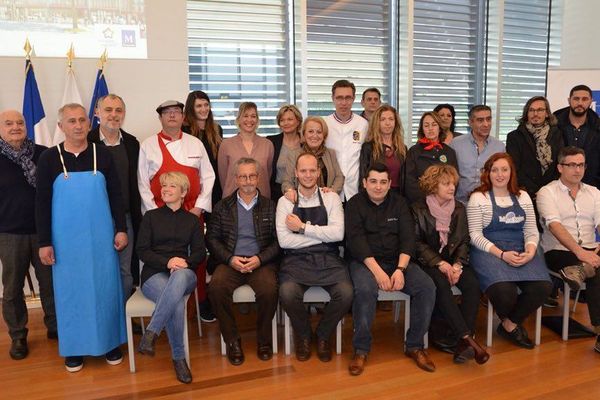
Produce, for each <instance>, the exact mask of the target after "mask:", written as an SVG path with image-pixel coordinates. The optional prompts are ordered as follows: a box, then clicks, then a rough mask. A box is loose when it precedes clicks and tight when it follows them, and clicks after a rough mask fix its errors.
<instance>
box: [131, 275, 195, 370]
mask: <svg viewBox="0 0 600 400" xmlns="http://www.w3.org/2000/svg"><path fill="white" fill-rule="evenodd" d="M195 288H196V273H195V272H194V271H193V270H191V269H187V268H185V269H180V270H176V271H174V272H173V273H171V274H167V273H164V272H161V273H158V274H154V275H152V276H151V277H150V278H149V279H148V280H147V281H146V282H144V284H143V285H142V293H144V296H146V297H147V298H149V299H150V300H152V301H153V302H154V303H156V308H155V309H154V313H153V314H152V319H151V320H150V323H149V324H148V329H149V330H151V331H152V332H154V333H156V334H157V335H158V334H160V333H161V332H162V330H163V329H165V330H166V331H167V337H168V338H169V344H170V345H171V354H172V358H173V360H183V359H184V358H185V348H184V345H183V326H184V322H185V320H184V318H186V315H185V296H187V295H188V294H190V293H192V292H193V291H194V289H195Z"/></svg>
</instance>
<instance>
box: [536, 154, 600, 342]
mask: <svg viewBox="0 0 600 400" xmlns="http://www.w3.org/2000/svg"><path fill="white" fill-rule="evenodd" d="M585 167H586V163H585V153H584V151H583V149H580V148H578V147H573V146H569V147H564V148H563V149H562V150H561V151H560V152H559V153H558V172H559V173H560V177H559V179H557V180H555V181H553V182H550V183H549V184H547V185H546V186H544V187H542V188H541V189H540V191H539V192H538V194H537V206H538V210H539V212H540V216H541V220H542V224H543V225H544V233H543V235H542V248H543V249H544V252H545V254H544V255H545V257H546V264H548V268H550V269H551V270H553V271H555V272H560V274H561V275H562V277H563V278H564V279H565V281H566V282H567V283H568V284H569V285H570V286H571V288H572V289H573V290H578V289H579V288H580V287H581V285H582V284H583V282H584V281H585V283H586V287H587V290H586V300H587V304H588V312H589V313H590V320H591V322H592V325H593V326H594V331H595V332H596V335H600V274H598V273H597V269H598V267H599V266H600V256H598V254H597V251H598V244H597V243H596V230H597V229H598V225H600V191H599V190H598V189H597V188H595V187H594V186H590V185H587V184H585V183H583V182H581V180H582V179H583V176H584V174H585ZM594 350H596V351H597V352H599V353H600V336H598V337H597V338H596V345H595V347H594Z"/></svg>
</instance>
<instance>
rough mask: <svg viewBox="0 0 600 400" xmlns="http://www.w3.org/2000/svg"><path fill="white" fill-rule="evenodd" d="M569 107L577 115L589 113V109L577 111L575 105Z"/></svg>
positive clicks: (581, 115)
mask: <svg viewBox="0 0 600 400" xmlns="http://www.w3.org/2000/svg"><path fill="white" fill-rule="evenodd" d="M569 109H570V111H571V114H573V115H574V116H576V117H583V116H584V115H585V114H586V113H587V110H583V111H577V110H576V109H574V108H573V107H569Z"/></svg>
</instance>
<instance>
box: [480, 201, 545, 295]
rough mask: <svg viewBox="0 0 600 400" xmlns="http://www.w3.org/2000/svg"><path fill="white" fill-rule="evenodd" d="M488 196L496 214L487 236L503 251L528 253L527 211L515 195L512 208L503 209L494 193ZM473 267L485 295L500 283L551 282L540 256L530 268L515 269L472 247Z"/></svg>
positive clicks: (529, 265) (487, 227)
mask: <svg viewBox="0 0 600 400" xmlns="http://www.w3.org/2000/svg"><path fill="white" fill-rule="evenodd" d="M488 193H489V194H490V200H491V202H492V212H493V214H492V220H491V222H490V224H489V225H488V226H486V227H485V228H483V235H484V236H485V238H486V239H488V240H489V241H490V242H492V243H494V244H495V245H496V247H498V248H499V249H501V250H504V251H509V250H512V251H516V252H518V253H522V252H523V251H525V235H524V234H523V227H524V226H525V219H526V215H525V211H524V210H523V207H521V205H520V204H519V201H518V200H517V197H516V196H515V195H513V194H511V195H510V199H511V200H512V202H513V204H512V206H510V207H499V206H498V205H497V204H496V197H495V196H494V192H493V191H492V190H490V191H489V192H488ZM469 265H470V266H471V267H472V268H473V269H474V270H475V272H476V273H477V276H478V277H479V285H480V287H481V290H482V291H485V290H487V288H488V287H490V286H491V285H493V284H494V283H498V282H519V281H549V280H550V278H549V275H548V269H547V268H546V264H545V262H544V259H543V258H542V257H540V256H539V254H537V253H536V255H535V256H534V257H533V259H531V261H529V262H528V263H527V264H525V265H522V266H520V267H513V266H511V265H509V264H507V263H506V262H504V261H502V260H501V259H499V258H498V257H496V256H494V255H493V254H491V253H488V252H486V251H482V250H479V249H478V248H476V247H475V246H471V258H470V261H469Z"/></svg>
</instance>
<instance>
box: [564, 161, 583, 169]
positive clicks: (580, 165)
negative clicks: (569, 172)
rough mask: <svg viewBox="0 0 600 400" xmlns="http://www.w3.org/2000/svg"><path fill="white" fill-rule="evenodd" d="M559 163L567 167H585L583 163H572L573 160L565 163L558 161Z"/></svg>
mask: <svg viewBox="0 0 600 400" xmlns="http://www.w3.org/2000/svg"><path fill="white" fill-rule="evenodd" d="M560 165H562V166H563V167H568V168H572V169H575V168H581V169H584V168H585V167H586V164H585V163H574V162H570V163H567V164H565V163H560Z"/></svg>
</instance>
